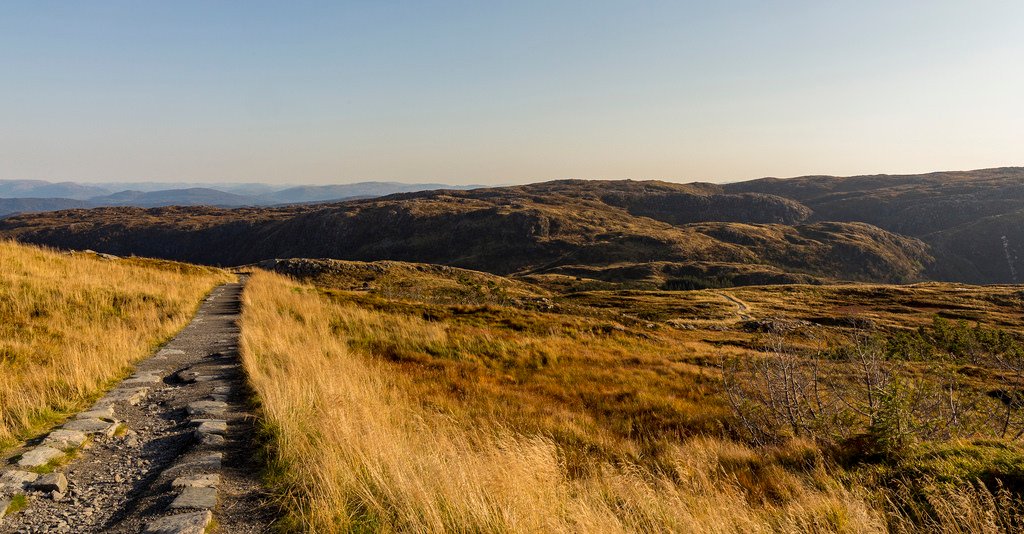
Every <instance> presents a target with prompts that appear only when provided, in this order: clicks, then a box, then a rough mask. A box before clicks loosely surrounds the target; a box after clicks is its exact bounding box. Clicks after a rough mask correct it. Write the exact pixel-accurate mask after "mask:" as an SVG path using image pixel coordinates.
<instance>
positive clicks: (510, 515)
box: [242, 273, 884, 532]
mask: <svg viewBox="0 0 1024 534" xmlns="http://www.w3.org/2000/svg"><path fill="white" fill-rule="evenodd" d="M453 324H457V323H452V322H446V323H443V324H442V323H438V322H436V321H427V320H424V319H422V318H419V317H415V316H408V315H403V314H396V313H388V312H385V311H379V310H376V311H375V310H370V309H366V308H360V307H357V306H356V305H355V304H353V303H349V302H344V301H340V300H339V299H334V298H331V297H329V296H325V295H323V294H321V293H320V292H318V291H316V290H315V289H313V288H311V287H308V286H301V285H298V284H296V283H294V282H290V281H288V280H286V279H284V278H281V277H278V276H274V275H269V274H266V273H257V274H255V275H254V276H253V278H252V279H251V280H250V282H249V286H248V287H247V289H246V292H245V295H244V311H243V319H242V331H243V335H242V351H243V359H244V365H245V368H246V371H247V373H248V375H249V378H250V380H251V383H252V385H253V387H254V389H255V391H256V393H257V396H258V399H259V402H260V403H261V416H262V418H263V423H264V426H265V428H266V429H267V431H268V432H269V433H270V438H271V439H270V443H271V445H270V454H271V473H272V476H271V477H270V481H271V483H272V489H273V490H274V491H275V493H276V494H277V495H278V496H279V498H280V499H281V504H282V507H283V509H285V510H286V511H287V512H288V514H289V517H290V521H291V523H292V524H293V525H294V526H295V527H296V528H298V529H303V530H309V531H317V532H347V531H415V532H440V531H463V532H467V531H486V532H625V531H686V532H772V531H790V532H795V531H827V532H870V531H882V530H884V523H883V520H882V518H881V514H880V513H879V512H877V511H875V510H873V509H872V508H871V507H870V506H869V504H868V501H867V500H866V498H865V496H864V495H863V494H862V492H861V491H860V490H856V489H850V488H848V487H847V486H846V485H844V484H842V483H840V482H839V481H838V480H837V479H835V478H833V477H831V476H830V475H829V474H828V472H827V470H826V468H825V467H824V464H823V462H822V461H821V458H820V456H818V454H817V453H816V452H815V451H814V450H813V449H809V448H808V447H807V446H804V445H801V444H799V443H796V444H793V445H792V446H788V447H785V448H782V449H779V450H778V451H777V452H776V453H771V454H768V453H765V452H764V451H754V450H752V449H750V448H748V447H746V446H744V445H741V444H738V443H733V442H730V441H727V440H723V439H720V438H713V437H686V436H683V435H680V434H678V433H676V434H675V437H674V439H667V436H669V435H671V433H667V432H666V433H663V434H660V435H661V437H662V438H665V439H662V440H661V442H660V443H659V445H658V447H657V449H658V450H659V451H660V453H659V458H657V459H656V460H649V459H647V458H645V457H644V455H643V451H645V450H647V448H648V447H649V444H644V443H643V442H644V441H645V440H648V439H651V438H652V436H651V435H647V434H645V433H644V432H640V433H639V434H638V435H631V434H630V431H631V429H634V430H635V428H636V426H635V425H637V424H640V423H641V422H642V421H643V420H642V419H638V418H637V417H636V416H639V415H645V414H649V413H651V411H652V410H655V413H656V410H657V405H658V404H664V403H671V402H673V401H672V400H671V394H664V393H658V394H655V395H652V393H651V392H647V393H644V392H641V393H640V394H639V398H640V399H641V400H639V401H638V400H637V399H635V398H628V397H626V398H621V396H617V395H615V394H614V392H611V394H607V393H608V392H605V393H606V394H602V392H601V391H600V390H601V388H602V387H604V386H602V385H601V383H600V382H599V381H598V382H593V383H590V384H588V383H586V382H585V381H584V380H585V379H587V378H588V377H590V378H593V377H594V376H597V375H593V374H589V375H588V374H587V373H593V372H595V371H594V370H593V369H591V370H589V371H583V370H581V369H585V368H587V367H591V368H597V371H596V372H598V373H600V369H599V368H600V366H599V365H596V361H595V360H594V359H590V360H587V358H598V359H599V358H603V357H608V360H607V362H606V363H607V365H608V366H609V369H608V374H609V375H612V374H619V375H620V376H625V377H627V379H628V377H629V375H630V373H628V372H620V373H617V372H616V371H617V370H616V369H614V368H613V366H612V363H611V362H612V358H611V356H613V355H616V354H617V353H616V352H615V351H616V350H623V349H625V348H632V349H634V350H635V351H636V353H635V355H634V356H633V357H634V358H636V359H638V361H641V362H642V361H643V359H644V358H645V357H651V356H652V355H653V349H654V348H655V345H654V344H648V345H644V344H643V343H639V344H638V343H636V342H625V341H623V340H616V339H609V338H608V337H607V336H593V335H590V334H584V335H581V334H580V333H579V332H576V333H572V334H569V333H564V331H561V330H559V331H556V332H551V333H548V334H539V333H538V334H530V333H526V334H522V333H521V334H519V335H516V336H510V335H507V334H505V333H503V332H501V330H500V329H496V330H494V331H488V330H487V329H486V328H482V327H479V326H475V327H474V326H464V327H459V326H453ZM630 343H633V344H632V345H630ZM535 348H536V350H540V349H543V350H544V351H546V352H547V353H549V355H550V357H552V358H556V359H557V362H558V364H557V366H556V367H558V368H559V369H560V370H559V371H558V372H552V373H550V375H549V376H548V379H544V380H539V381H538V382H539V383H540V384H541V385H540V386H538V388H519V387H517V383H519V382H522V380H521V378H517V377H516V376H514V374H515V372H517V371H516V369H520V368H522V367H524V366H523V365H522V361H514V362H510V363H507V364H503V363H501V362H502V361H503V359H508V358H512V359H515V358H517V357H519V358H521V359H522V358H523V357H522V356H521V355H522V354H529V353H530V352H531V350H534V349H535ZM663 348H664V347H663ZM644 351H647V352H644ZM422 354H428V355H431V354H432V355H435V357H436V358H437V359H438V360H441V361H452V362H457V363H458V362H464V363H466V365H465V366H463V365H456V366H452V367H449V366H444V365H440V366H439V365H431V363H430V361H429V360H428V359H427V358H424V357H422V356H417V355H422ZM602 355H604V356H602ZM525 358H526V359H527V360H529V359H530V358H531V357H525ZM476 360H482V361H476ZM495 362H497V363H495ZM474 366H477V367H482V368H484V369H486V370H488V372H487V373H476V374H474V373H473V372H472V371H471V369H472V368H473V367H474ZM563 366H564V369H563ZM525 367H527V368H530V369H532V371H531V372H536V373H543V366H530V365H527V366H525ZM503 368H505V372H499V371H501V370H502V369H503ZM574 368H575V369H577V371H575V372H573V371H569V372H567V373H566V372H564V371H565V370H566V369H568V370H571V369H574ZM436 373H442V374H440V375H438V374H436ZM459 373H466V375H465V377H463V379H462V380H457V379H454V378H457V377H458V375H459ZM503 375H508V376H507V377H503ZM488 376H491V377H492V378H491V380H496V382H495V383H494V384H492V386H493V387H491V386H485V387H484V389H475V388H474V389H466V390H464V391H459V390H457V389H456V390H452V391H449V393H448V395H447V397H446V396H444V395H442V394H441V393H439V392H438V391H436V390H435V391H433V392H431V391H430V388H429V387H427V386H426V385H424V381H425V380H430V379H437V378H438V377H444V379H439V380H437V381H438V382H439V383H441V384H442V386H447V385H455V386H463V385H465V386H466V387H467V388H468V387H469V386H468V384H470V383H472V382H473V381H474V380H478V379H480V380H487V377H488ZM653 376H655V375H654V373H651V374H644V373H643V372H641V373H640V377H641V379H643V378H650V377H653ZM674 378H675V379H676V380H678V378H679V377H678V376H675V377H674ZM448 379H451V380H448ZM634 379H636V378H634ZM502 380H505V381H506V382H505V386H507V389H509V390H511V391H512V392H513V393H512V394H511V395H510V396H504V397H503V396H501V395H500V394H499V391H500V390H501V389H502V388H501V381H502ZM559 380H571V381H576V380H579V382H575V386H577V387H579V388H581V389H583V390H587V389H591V390H592V392H591V393H589V394H587V395H584V396H583V397H582V399H586V398H588V395H589V397H590V398H592V399H594V401H595V402H597V406H593V407H592V406H587V401H585V400H583V401H581V399H580V397H576V396H575V394H574V392H573V390H572V387H573V385H570V384H567V383H564V382H562V383H559ZM545 383H546V384H547V385H544V384H545ZM652 383H655V384H656V380H655V381H652ZM611 384H612V385H613V386H614V385H615V384H616V382H614V381H612V382H611ZM618 384H620V385H621V382H619V383H618ZM558 391H561V394H562V395H563V396H565V397H566V398H565V399H559V398H558V396H557V392H558ZM652 391H657V389H655V390H652ZM492 394H493V395H492ZM661 395H664V397H661ZM571 397H576V398H575V399H571ZM705 397H707V395H706V394H705ZM495 399H500V400H504V401H512V399H515V400H516V403H515V404H509V405H507V406H502V405H501V402H495ZM616 399H618V400H616ZM642 399H646V400H642ZM602 403H603V404H602ZM631 407H633V408H635V411H634V410H633V409H631ZM706 407H707V408H710V409H711V410H712V411H714V410H716V407H715V404H714V403H709V404H707V405H706ZM698 409H699V407H698V406H696V405H687V404H685V403H684V404H680V405H676V406H672V405H669V406H667V407H666V408H664V410H665V413H670V412H672V411H679V412H685V411H697V410H698ZM488 411H490V417H484V416H483V415H484V414H486V413H487V412H488ZM517 412H518V413H520V414H524V415H522V416H518V417H517V416H516V415H515V414H516V413H517ZM545 412H546V413H547V415H546V417H544V418H539V419H540V421H539V422H537V421H535V422H534V423H531V422H530V421H531V420H537V419H538V417H536V416H537V415H538V414H541V413H545ZM602 412H604V413H603V415H602ZM716 413H717V417H719V418H722V417H724V415H723V413H722V412H716ZM624 422H631V424H628V425H624V426H622V427H621V428H619V427H617V425H622V424H623V423H624ZM656 423H657V422H656V421H651V422H650V424H652V425H656ZM592 448H593V449H594V450H591V449H592ZM590 453H593V454H590ZM794 458H796V459H795V460H794ZM787 463H788V464H792V465H798V467H796V468H793V469H784V468H783V467H782V466H783V465H787Z"/></svg>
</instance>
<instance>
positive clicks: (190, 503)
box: [169, 487, 217, 510]
mask: <svg viewBox="0 0 1024 534" xmlns="http://www.w3.org/2000/svg"><path fill="white" fill-rule="evenodd" d="M216 506H217V488H213V487H186V488H184V489H183V490H182V491H181V493H180V494H178V496H177V497H176V498H175V499H174V501H172V502H171V505H170V507H169V508H170V509H171V510H178V509H181V508H196V509H200V510H209V509H211V508H214V507H216Z"/></svg>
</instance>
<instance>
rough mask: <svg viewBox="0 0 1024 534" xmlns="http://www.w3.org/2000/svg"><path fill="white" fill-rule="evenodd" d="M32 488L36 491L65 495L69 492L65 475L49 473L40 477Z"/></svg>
mask: <svg viewBox="0 0 1024 534" xmlns="http://www.w3.org/2000/svg"><path fill="white" fill-rule="evenodd" d="M31 487H32V489H33V490H35V491H42V492H48V491H50V492H56V493H60V494H62V495H63V494H64V493H66V492H67V491H68V478H67V477H66V476H64V473H49V474H46V475H43V476H41V477H39V479H38V480H36V481H35V482H33V483H32V485H31Z"/></svg>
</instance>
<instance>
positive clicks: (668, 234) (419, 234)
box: [0, 180, 932, 285]
mask: <svg viewBox="0 0 1024 534" xmlns="http://www.w3.org/2000/svg"><path fill="white" fill-rule="evenodd" d="M810 215H811V212H810V210H808V209H807V208H806V207H804V206H802V205H801V204H799V203H797V202H794V201H792V200H789V199H785V198H782V197H779V196H775V195H769V194H763V193H740V194H732V193H724V192H721V190H720V188H719V187H718V186H713V185H707V184H688V185H687V184H670V183H665V182H634V181H617V182H594V181H582V180H568V181H557V182H545V183H540V184H531V185H524V186H515V187H501V188H490V189H475V190H469V191H455V190H440V191H428V192H416V193H405V194H398V195H392V196H388V197H383V198H378V199H368V200H355V201H348V202H341V203H334V204H324V205H313V206H289V207H281V208H242V209H233V210H228V209H217V208H208V207H192V208H185V207H172V208H160V209H138V208H105V209H96V210H73V211H64V212H56V213H49V214H36V215H22V216H17V217H12V218H8V219H5V220H4V221H3V222H2V223H0V234H3V235H6V236H11V237H15V238H17V239H20V240H23V241H26V242H32V243H41V244H48V245H52V246H58V247H67V248H92V249H95V250H101V251H104V252H110V253H112V254H121V255H124V254H139V255H144V256H154V257H161V258H174V259H181V260H185V261H192V262H199V263H207V264H217V265H238V264H246V263H253V262H258V261H261V260H266V259H270V258H291V257H307V258H335V259H346V260H363V261H372V260H401V261H414V262H426V263H436V264H443V265H450V266H455V267H463V268H469V269H475V270H481V271H487V272H491V273H496V274H502V275H507V274H521V275H525V274H542V273H547V272H555V273H557V272H566V270H567V269H569V270H572V269H574V268H577V267H579V266H583V267H587V268H594V267H597V268H602V269H612V270H610V271H607V272H618V273H628V272H632V271H631V270H630V269H623V267H627V266H630V265H644V264H649V263H651V262H667V263H673V264H687V265H690V266H691V268H692V269H697V271H700V270H707V269H711V268H713V269H714V270H715V271H716V272H717V273H718V275H717V277H718V279H717V281H716V282H715V283H716V284H726V285H731V284H734V283H743V282H741V281H740V280H741V278H740V276H741V275H742V276H743V277H746V278H743V280H746V281H748V282H749V281H751V280H758V281H764V280H779V279H780V278H779V277H778V276H777V275H778V274H779V273H789V277H790V278H789V280H800V281H813V280H818V279H822V280H826V279H846V280H863V281H886V282H906V281H913V280H917V279H920V278H921V273H922V272H923V270H924V269H926V268H927V266H928V265H929V264H930V262H931V261H932V257H931V256H930V254H929V252H928V250H927V247H926V246H925V245H924V244H923V243H921V242H920V241H918V240H916V239H913V238H908V237H902V236H899V235H896V234H893V233H890V232H887V231H885V230H882V229H879V228H877V227H873V226H870V225H867V224H862V223H835V222H833V223H821V222H815V223H805V222H803V221H805V220H807V219H808V217H809V216H810ZM750 266H758V269H757V270H758V271H762V272H765V273H772V276H770V277H754V278H752V279H751V278H749V275H750V271H751V269H750ZM577 271H578V269H577ZM640 271H643V269H640ZM644 277H645V278H646V275H644ZM619 281H629V280H619ZM666 282H668V281H666Z"/></svg>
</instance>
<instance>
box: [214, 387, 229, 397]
mask: <svg viewBox="0 0 1024 534" xmlns="http://www.w3.org/2000/svg"><path fill="white" fill-rule="evenodd" d="M213 394H214V395H230V394H231V386H217V387H215V388H213Z"/></svg>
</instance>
